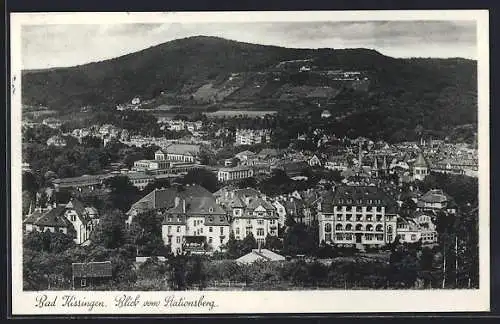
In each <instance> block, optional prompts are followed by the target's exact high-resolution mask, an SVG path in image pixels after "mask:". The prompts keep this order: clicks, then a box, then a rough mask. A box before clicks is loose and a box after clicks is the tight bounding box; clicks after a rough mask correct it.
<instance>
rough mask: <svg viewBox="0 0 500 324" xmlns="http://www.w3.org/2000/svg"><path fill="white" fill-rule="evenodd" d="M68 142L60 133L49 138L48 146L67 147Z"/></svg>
mask: <svg viewBox="0 0 500 324" xmlns="http://www.w3.org/2000/svg"><path fill="white" fill-rule="evenodd" d="M66 144H67V142H66V140H65V139H64V137H62V136H60V135H54V136H51V137H50V138H49V139H48V140H47V146H57V147H65V146H66Z"/></svg>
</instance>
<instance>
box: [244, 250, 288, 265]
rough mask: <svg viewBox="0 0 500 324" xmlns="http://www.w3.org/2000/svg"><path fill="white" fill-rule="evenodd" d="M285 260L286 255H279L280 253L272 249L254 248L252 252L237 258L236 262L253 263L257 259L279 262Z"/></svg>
mask: <svg viewBox="0 0 500 324" xmlns="http://www.w3.org/2000/svg"><path fill="white" fill-rule="evenodd" d="M285 260H286V258H285V257H284V256H282V255H279V254H278V253H275V252H273V251H271V250H267V249H253V250H252V252H250V253H248V254H245V255H244V256H242V257H239V258H238V259H236V262H237V263H240V264H251V263H254V262H256V261H264V262H279V261H285Z"/></svg>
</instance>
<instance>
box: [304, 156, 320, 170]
mask: <svg viewBox="0 0 500 324" xmlns="http://www.w3.org/2000/svg"><path fill="white" fill-rule="evenodd" d="M307 163H309V165H310V166H312V167H316V166H321V164H322V163H321V160H320V158H319V157H318V156H317V155H316V154H315V155H313V157H312V158H310V159H309V161H307Z"/></svg>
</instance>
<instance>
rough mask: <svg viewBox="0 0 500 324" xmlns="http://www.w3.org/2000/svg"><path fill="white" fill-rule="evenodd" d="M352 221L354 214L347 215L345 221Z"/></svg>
mask: <svg viewBox="0 0 500 324" xmlns="http://www.w3.org/2000/svg"><path fill="white" fill-rule="evenodd" d="M351 219H352V214H345V220H346V221H348V222H350V221H351Z"/></svg>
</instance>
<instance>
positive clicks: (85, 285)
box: [80, 278, 87, 287]
mask: <svg viewBox="0 0 500 324" xmlns="http://www.w3.org/2000/svg"><path fill="white" fill-rule="evenodd" d="M80 287H87V279H85V278H82V280H80Z"/></svg>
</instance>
